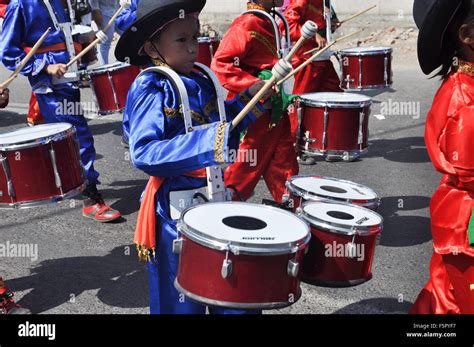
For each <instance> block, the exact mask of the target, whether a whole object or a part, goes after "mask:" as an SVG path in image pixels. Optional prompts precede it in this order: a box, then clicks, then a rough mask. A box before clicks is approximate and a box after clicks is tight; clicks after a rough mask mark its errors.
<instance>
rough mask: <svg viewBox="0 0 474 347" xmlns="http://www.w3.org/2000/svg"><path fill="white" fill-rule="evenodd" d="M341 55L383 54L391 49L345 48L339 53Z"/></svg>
mask: <svg viewBox="0 0 474 347" xmlns="http://www.w3.org/2000/svg"><path fill="white" fill-rule="evenodd" d="M340 52H341V53H342V54H354V55H356V54H385V53H388V52H392V48H391V47H378V46H368V47H353V48H346V49H342V50H341V51H340Z"/></svg>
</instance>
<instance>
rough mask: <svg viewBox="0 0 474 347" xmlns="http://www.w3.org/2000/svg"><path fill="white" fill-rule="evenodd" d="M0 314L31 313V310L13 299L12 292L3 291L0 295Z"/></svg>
mask: <svg viewBox="0 0 474 347" xmlns="http://www.w3.org/2000/svg"><path fill="white" fill-rule="evenodd" d="M0 314H31V312H30V310H28V309H26V308H23V307H21V306H20V305H18V304H17V303H15V301H13V293H5V294H2V295H0Z"/></svg>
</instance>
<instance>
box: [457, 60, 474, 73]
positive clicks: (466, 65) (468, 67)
mask: <svg viewBox="0 0 474 347" xmlns="http://www.w3.org/2000/svg"><path fill="white" fill-rule="evenodd" d="M458 71H460V72H463V73H465V74H466V75H469V76H474V63H470V62H467V61H463V60H460V61H459V67H458Z"/></svg>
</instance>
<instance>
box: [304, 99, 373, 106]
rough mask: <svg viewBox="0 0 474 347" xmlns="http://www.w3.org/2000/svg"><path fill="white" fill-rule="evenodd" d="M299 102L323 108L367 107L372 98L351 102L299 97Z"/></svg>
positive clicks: (370, 104)
mask: <svg viewBox="0 0 474 347" xmlns="http://www.w3.org/2000/svg"><path fill="white" fill-rule="evenodd" d="M300 102H301V104H302V105H304V106H311V107H324V108H326V107H327V108H367V107H370V106H372V100H367V101H353V102H347V101H345V102H340V103H339V102H334V101H317V100H310V99H305V98H302V97H300Z"/></svg>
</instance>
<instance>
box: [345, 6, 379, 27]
mask: <svg viewBox="0 0 474 347" xmlns="http://www.w3.org/2000/svg"><path fill="white" fill-rule="evenodd" d="M376 7H377V5H374V6H371V7H369V8H368V9H366V10H362V11H360V12H357V13H356V14H354V15H352V16H350V17H349V18H346V19H344V20H343V21H341V22H340V24H341V25H342V24H344V23H347V22H348V21H350V20H353V19H354V18H357V17H359V16H360V15H363V14H364V13H366V12H369V11H370V10H373V9H374V8H376Z"/></svg>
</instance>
